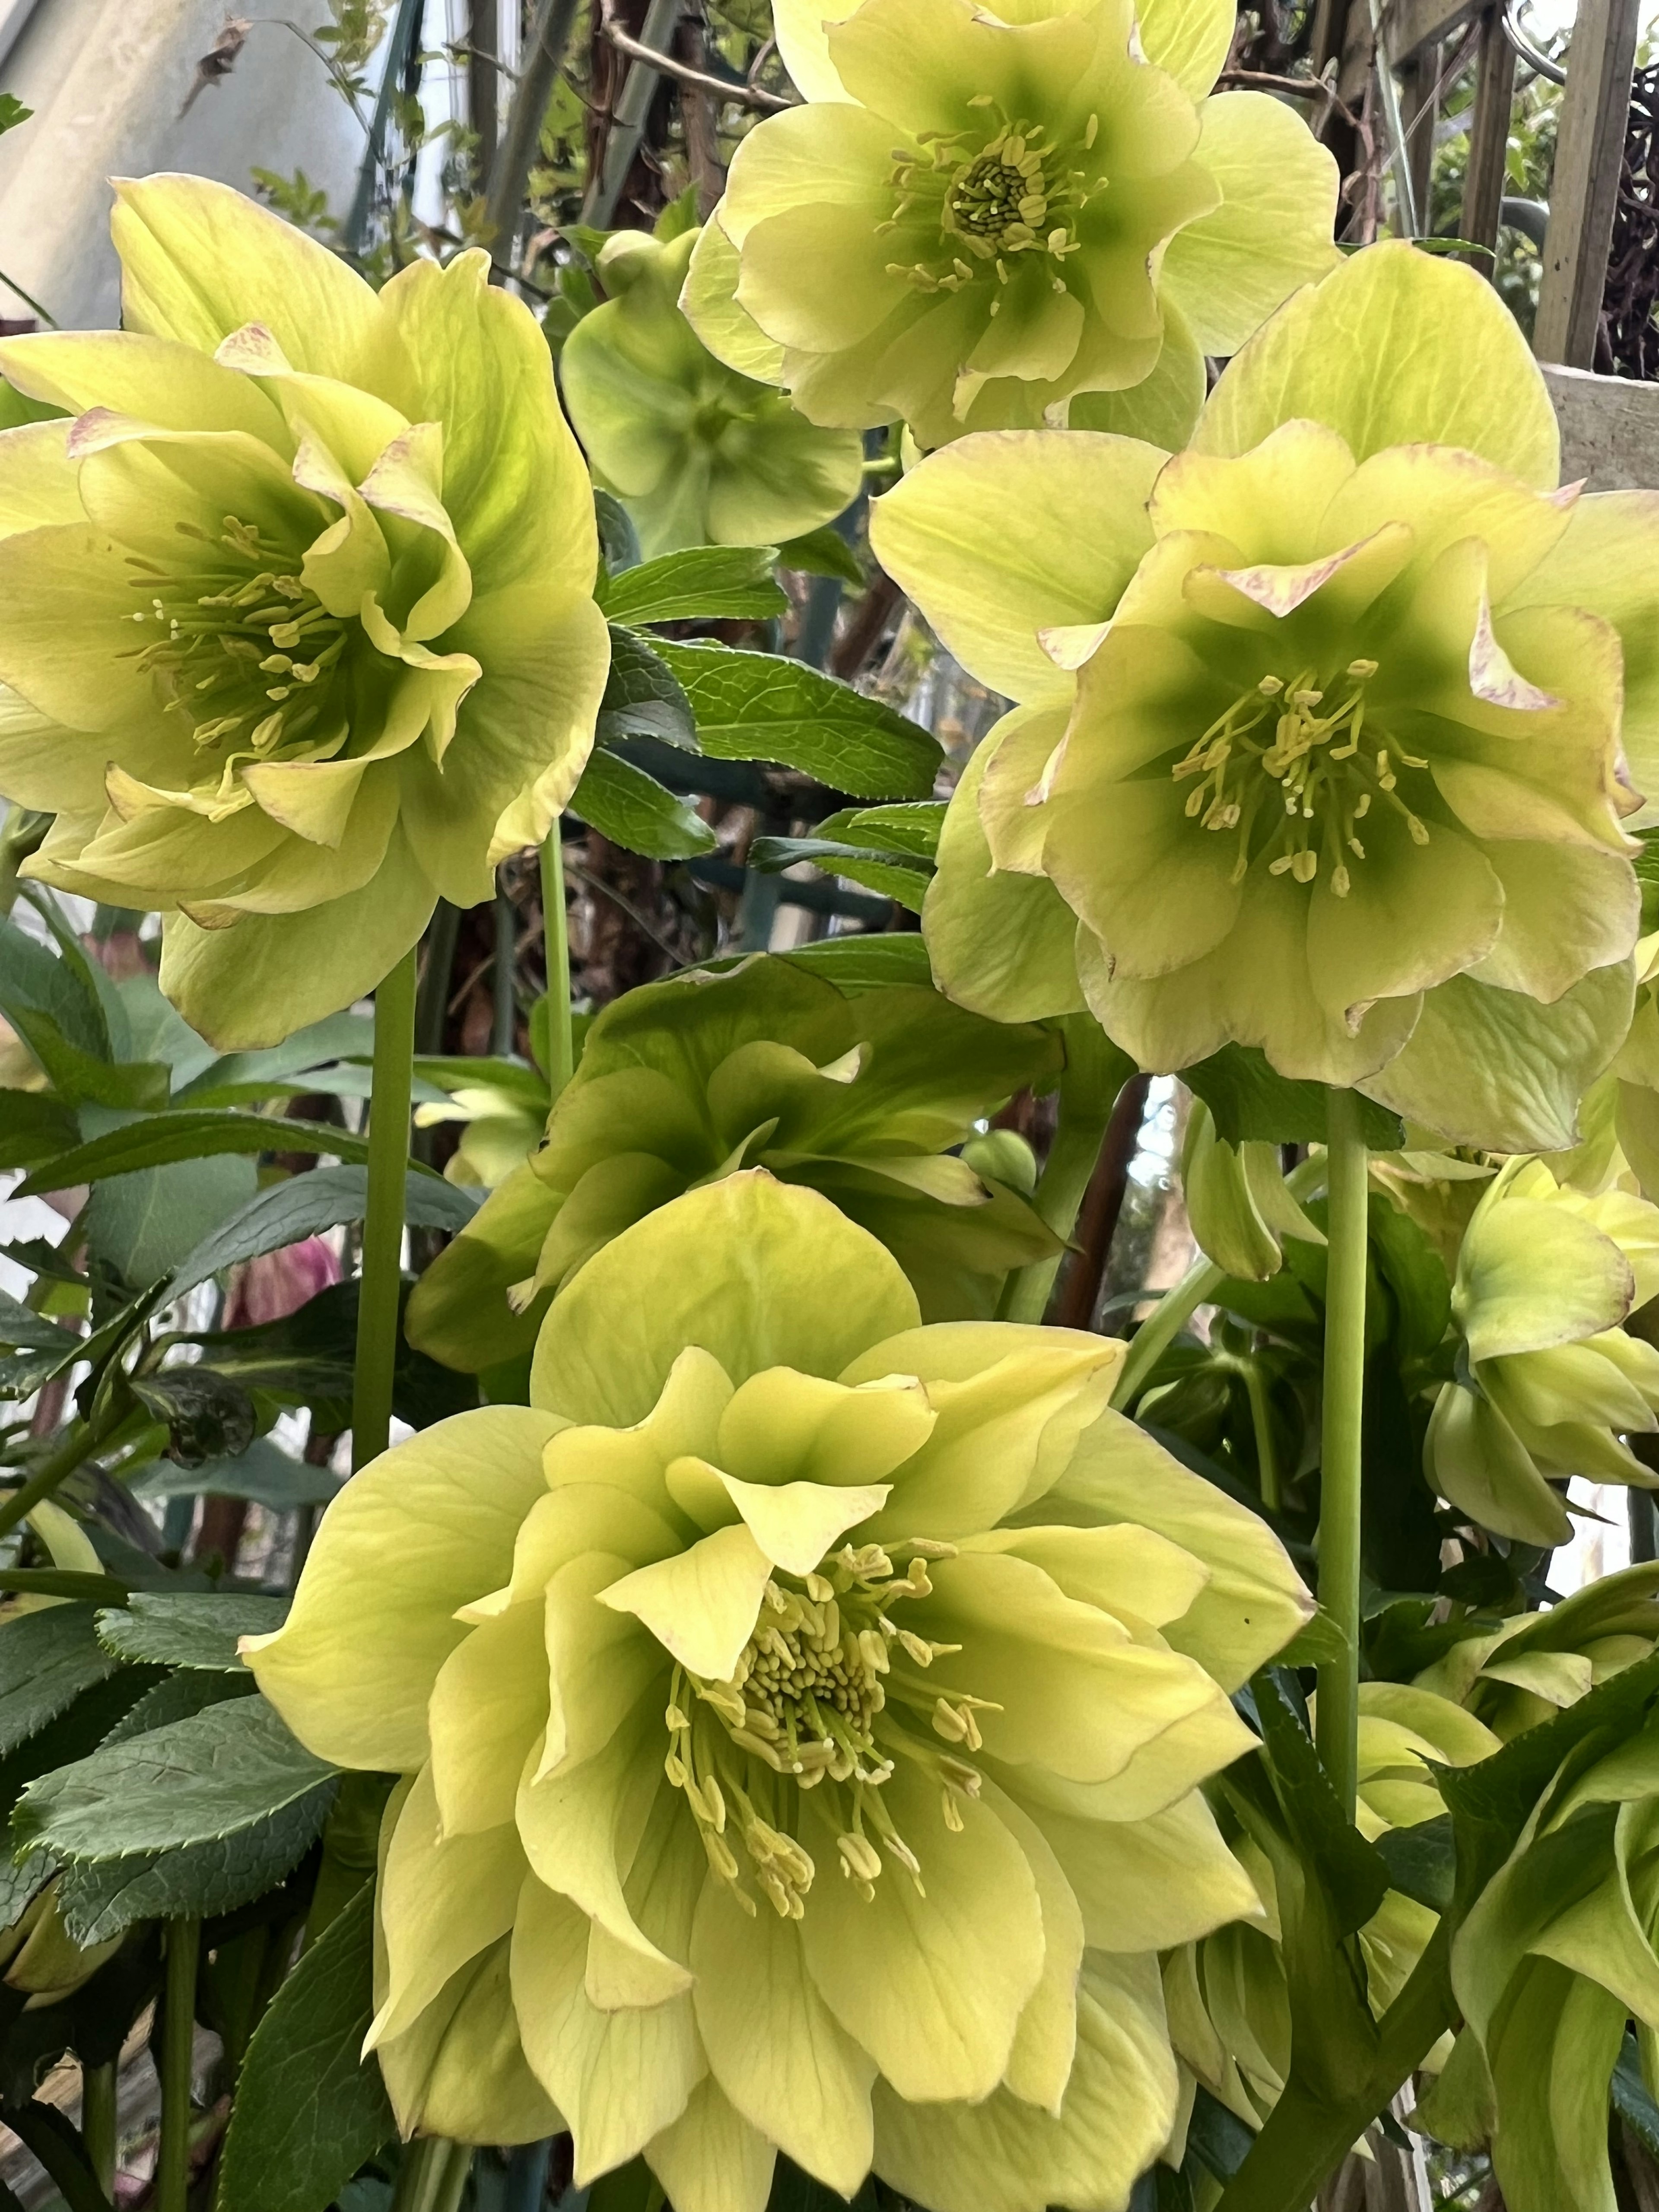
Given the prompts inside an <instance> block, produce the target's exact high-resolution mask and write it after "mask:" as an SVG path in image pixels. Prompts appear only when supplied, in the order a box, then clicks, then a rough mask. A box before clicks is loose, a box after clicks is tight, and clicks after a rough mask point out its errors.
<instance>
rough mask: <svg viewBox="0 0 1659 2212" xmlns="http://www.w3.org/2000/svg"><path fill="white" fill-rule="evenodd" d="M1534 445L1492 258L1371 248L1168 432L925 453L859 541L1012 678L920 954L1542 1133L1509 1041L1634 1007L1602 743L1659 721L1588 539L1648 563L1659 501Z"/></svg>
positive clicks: (1589, 1042)
mask: <svg viewBox="0 0 1659 2212" xmlns="http://www.w3.org/2000/svg"><path fill="white" fill-rule="evenodd" d="M1400 329H1412V330H1419V331H1430V330H1431V331H1434V333H1435V340H1434V343H1433V345H1432V346H1429V345H1426V344H1425V345H1424V346H1422V347H1420V348H1418V349H1407V351H1405V352H1404V353H1403V354H1402V353H1401V350H1400V349H1399V348H1398V347H1397V346H1396V345H1395V343H1393V342H1392V339H1391V336H1390V334H1391V333H1392V332H1394V331H1397V330H1400ZM1557 454H1558V440H1557V433H1556V427H1555V421H1554V416H1553V413H1552V410H1551V407H1550V403H1549V398H1548V394H1547V391H1546V389H1545V386H1544V383H1543V380H1542V378H1541V375H1540V374H1539V372H1538V369H1537V368H1536V366H1535V365H1534V363H1533V362H1532V361H1531V359H1530V357H1529V356H1528V353H1527V351H1526V348H1525V346H1524V344H1523V343H1522V339H1521V337H1520V335H1519V333H1518V331H1516V328H1515V326H1514V324H1513V322H1512V320H1511V319H1510V317H1509V316H1508V314H1507V313H1506V312H1505V310H1504V307H1503V306H1502V304H1501V302H1500V301H1498V298H1497V296H1496V295H1495V294H1494V293H1493V292H1492V289H1491V287H1490V286H1489V285H1487V284H1485V283H1482V282H1481V281H1480V280H1479V279H1478V278H1477V277H1475V276H1474V275H1473V273H1472V272H1470V271H1469V270H1465V269H1462V268H1459V267H1456V266H1454V265H1452V264H1448V263H1446V262H1443V261H1440V260H1436V259H1431V258H1430V257H1428V256H1426V255H1424V254H1421V253H1419V252H1416V251H1415V250H1414V249H1413V248H1412V247H1410V246H1404V245H1400V244H1391V245H1383V246H1376V247H1373V248H1370V249H1369V250H1367V251H1366V252H1364V253H1361V254H1358V255H1357V256H1355V257H1354V258H1352V260H1350V261H1348V262H1346V263H1345V264H1344V265H1343V266H1342V268H1341V269H1340V270H1338V271H1336V273H1335V274H1334V275H1333V276H1329V277H1328V278H1327V279H1326V280H1325V281H1324V282H1323V283H1322V284H1320V285H1319V286H1317V287H1316V289H1311V290H1310V291H1307V292H1304V293H1303V294H1301V295H1298V297H1297V299H1296V300H1294V301H1292V302H1291V304H1290V305H1289V306H1287V307H1285V308H1284V309H1283V310H1281V312H1280V313H1279V315H1278V316H1277V317H1275V318H1274V319H1273V320H1272V321H1271V322H1270V323H1268V324H1267V326H1266V327H1265V328H1264V329H1263V331H1261V333H1260V334H1259V335H1258V336H1257V337H1255V338H1254V339H1253V340H1252V341H1251V343H1249V345H1248V346H1247V347H1246V348H1245V349H1244V350H1243V352H1242V353H1241V354H1240V355H1239V356H1237V357H1236V358H1235V360H1234V361H1233V362H1231V365H1230V366H1229V368H1228V369H1227V370H1226V372H1225V374H1224V375H1223V377H1222V379H1221V380H1220V382H1219V383H1218V386H1217V387H1216V390H1215V392H1213V394H1212V397H1211V398H1210V400H1209V402H1208V404H1207V405H1206V409H1205V412H1204V416H1203V418H1202V420H1201V422H1200V425H1199V428H1198V431H1197V434H1196V435H1195V438H1194V443H1193V445H1192V447H1191V448H1190V449H1189V450H1188V451H1187V452H1185V453H1179V454H1177V455H1176V456H1175V457H1174V458H1173V459H1170V457H1169V456H1167V455H1166V454H1164V453H1161V452H1159V451H1158V450H1157V449H1156V448H1154V447H1150V446H1146V445H1141V444H1136V443H1133V441H1128V440H1126V439H1121V438H1102V437H1089V436H1083V435H1078V434H1075V433H1073V434H1069V435H1068V434H1065V433H1059V432H1051V433H1041V432H1039V433H1034V434H1028V435H1023V436H1022V435H1003V436H1000V437H987V438H983V439H973V440H969V441H963V444H962V445H960V446H958V447H953V448H951V449H949V450H948V451H946V452H945V453H940V454H937V455H934V456H933V457H932V458H930V459H927V460H925V461H923V462H922V463H921V465H920V466H919V467H918V468H916V469H915V471H913V472H912V473H911V475H910V476H909V477H907V478H906V479H905V480H904V482H903V483H901V484H900V485H899V486H898V487H897V488H896V489H895V490H894V491H893V492H891V493H890V494H889V495H888V496H887V497H886V498H885V499H884V500H883V501H881V502H879V504H878V507H877V509H876V513H875V519H874V522H873V524H872V540H873V543H874V544H875V547H876V550H877V551H878V556H879V557H880V558H881V559H882V561H883V562H884V564H885V565H886V566H887V568H889V569H890V572H891V573H892V574H894V575H895V576H896V578H897V580H899V582H900V583H901V584H902V586H904V588H905V589H906V590H907V591H908V592H910V593H911V595H912V596H913V597H914V598H915V599H916V600H917V602H918V603H919V605H921V608H922V610H923V611H924V613H926V614H927V616H928V617H929V619H930V620H932V621H933V622H934V623H935V625H936V627H938V629H939V632H940V635H942V636H943V637H944V639H945V642H946V644H948V645H950V646H951V649H952V650H953V651H955V652H956V653H957V654H958V657H960V658H962V659H964V660H965V661H966V662H967V664H968V665H969V667H970V668H972V669H973V670H974V672H975V673H976V674H979V675H981V677H983V678H986V680H987V681H990V682H993V683H996V684H998V685H999V688H1001V689H1003V690H1006V691H1008V692H1009V693H1010V695H1011V696H1013V697H1014V698H1016V699H1017V700H1018V702H1020V704H1019V705H1018V708H1016V710H1015V712H1014V713H1013V714H1010V715H1009V716H1007V717H1006V719H1005V720H1004V721H1003V722H1002V723H1001V724H1000V726H999V728H998V730H997V731H996V732H994V735H993V738H992V739H990V740H987V744H986V745H984V746H982V747H981V750H980V754H979V755H976V756H975V760H974V761H973V763H971V764H970V769H969V774H968V775H965V776H964V777H963V782H962V785H961V787H959V789H958V792H957V796H956V799H955V800H954V801H953V804H952V807H951V816H950V817H948V818H947V822H946V824H945V833H944V836H943V837H942V839H941V842H940V848H939V874H938V877H937V878H936V879H935V881H934V883H933V886H932V888H931V890H930V892H929V896H928V901H927V910H926V913H925V915H924V928H925V930H926V933H927V939H928V943H929V946H930V949H931V951H933V958H934V963H935V973H936V975H938V977H939V981H940V982H941V984H942V985H943V987H945V989H946V990H947V991H949V992H950V993H951V995H952V996H953V997H956V998H958V999H959V1000H961V1001H962V1002H963V1004H965V1005H968V1006H975V1007H977V1008H978V1009H979V1010H980V1011H981V1012H987V1013H993V1014H1000V1015H1001V1016H1002V1017H1004V1018H1012V1017H1014V1016H1016V1015H1017V1016H1018V1017H1020V1018H1031V1017H1033V1016H1036V1015H1042V1014H1050V1013H1058V1012H1070V1011H1073V1010H1075V1009H1076V1007H1077V1006H1079V1004H1081V1003H1084V1002H1085V1001H1086V1003H1087V1005H1088V1006H1090V1007H1091V1009H1092V1011H1093V1012H1094V1013H1095V1015H1096V1016H1097V1018H1098V1019H1099V1021H1100V1022H1101V1023H1102V1024H1103V1027H1104V1028H1105V1029H1106V1030H1107V1031H1108V1033H1109V1035H1110V1036H1112V1037H1113V1038H1114V1039H1115V1041H1116V1042H1119V1043H1120V1044H1121V1045H1122V1046H1123V1047H1124V1048H1126V1049H1127V1050H1128V1051H1130V1052H1131V1053H1133V1054H1134V1055H1135V1057H1136V1058H1137V1059H1138V1060H1139V1061H1140V1062H1141V1063H1142V1065H1143V1066H1149V1067H1152V1068H1159V1069H1175V1068H1180V1067H1182V1066H1188V1065H1190V1064H1191V1063H1193V1062H1194V1061H1196V1060H1200V1059H1203V1058H1205V1057H1206V1056H1207V1055H1208V1054H1211V1053H1212V1052H1214V1051H1216V1050H1217V1049H1218V1048H1219V1047H1221V1046H1222V1045H1224V1044H1225V1043H1227V1042H1239V1043H1243V1044H1245V1045H1249V1046H1255V1047H1259V1048H1261V1049H1262V1050H1263V1051H1264V1052H1265V1053H1266V1054H1267V1059H1268V1060H1270V1061H1271V1062H1272V1064H1273V1066H1274V1067H1276V1068H1277V1069H1278V1070H1279V1072H1280V1073H1283V1074H1285V1075H1290V1076H1294V1077H1304V1078H1309V1079H1314V1080H1317V1081H1320V1082H1323V1083H1328V1084H1332V1085H1357V1086H1358V1087H1359V1088H1361V1089H1364V1090H1366V1091H1369V1092H1370V1093H1371V1094H1372V1095H1373V1096H1375V1097H1378V1098H1380V1099H1381V1100H1382V1101H1383V1103H1387V1104H1389V1105H1393V1106H1395V1107H1396V1108H1397V1109H1399V1110H1400V1111H1401V1112H1402V1113H1407V1114H1409V1115H1413V1116H1414V1117H1415V1118H1417V1119H1419V1120H1421V1121H1424V1122H1425V1123H1427V1124H1429V1125H1430V1126H1431V1127H1434V1128H1436V1129H1437V1130H1439V1131H1441V1132H1443V1133H1447V1134H1449V1135H1451V1136H1453V1137H1454V1138H1455V1139H1456V1140H1458V1141H1460V1142H1468V1143H1478V1144H1486V1145H1494V1144H1496V1145H1498V1146H1501V1147H1502V1148H1503V1149H1504V1150H1509V1151H1520V1150H1539V1149H1543V1148H1544V1146H1545V1145H1547V1144H1552V1143H1559V1142H1561V1141H1563V1140H1564V1136H1565V1133H1557V1132H1558V1131H1559V1129H1560V1118H1559V1111H1557V1110H1553V1111H1552V1112H1551V1113H1549V1114H1545V1113H1544V1109H1543V1107H1542V1105H1541V1104H1538V1103H1536V1102H1537V1101H1538V1099H1539V1098H1540V1097H1541V1091H1542V1089H1543V1086H1541V1085H1538V1084H1537V1083H1536V1082H1535V1080H1534V1081H1532V1082H1531V1083H1530V1084H1529V1083H1528V1081H1527V1080H1526V1079H1525V1078H1524V1073H1523V1072H1516V1071H1517V1069H1518V1068H1519V1066H1520V1063H1522V1062H1523V1061H1525V1060H1527V1058H1528V1054H1530V1056H1531V1060H1532V1063H1533V1065H1534V1066H1536V1064H1537V1063H1538V1061H1540V1060H1549V1059H1551V1058H1556V1057H1559V1058H1563V1059H1570V1058H1572V1057H1574V1056H1575V1055H1577V1056H1579V1057H1581V1058H1582V1057H1583V1056H1584V1055H1586V1054H1588V1055H1589V1073H1590V1074H1594V1073H1597V1072H1599V1068H1600V1066H1605V1065H1606V1063H1607V1060H1610V1059H1611V1057H1612V1055H1613V1052H1614V1051H1615V1050H1616V1049H1617V1046H1618V1042H1619V1040H1620V1037H1621V1036H1623V1034H1624V1030H1625V1027H1626V1024H1627V1022H1628V1018H1629V1006H1630V993H1631V988H1632V985H1631V975H1630V969H1629V966H1628V961H1627V956H1628V955H1629V953H1630V951H1631V948H1632V944H1633V942H1634V939H1635V935H1636V930H1637V927H1638V897H1637V888H1636V884H1635V880H1634V877H1633V875H1632V871H1631V866H1630V861H1629V858H1628V855H1629V854H1630V852H1631V851H1632V849H1633V848H1632V845H1631V842H1630V841H1629V840H1628V839H1627V838H1626V835H1625V833H1624V831H1623V829H1622V827H1621V817H1622V816H1624V815H1625V814H1626V813H1628V812H1629V811H1631V810H1632V807H1634V806H1635V805H1637V804H1638V801H1637V799H1636V798H1635V796H1634V794H1633V793H1632V791H1631V790H1630V788H1629V785H1628V782H1627V781H1626V775H1627V769H1626V752H1627V751H1630V752H1631V753H1632V756H1634V754H1635V742H1634V741H1635V740H1636V739H1637V738H1638V736H1639V737H1640V738H1641V739H1642V743H1643V745H1644V750H1645V753H1646V760H1647V764H1648V765H1649V766H1650V767H1651V768H1652V769H1655V770H1659V748H1656V747H1654V746H1653V745H1652V744H1651V743H1650V741H1649V739H1648V738H1647V737H1646V734H1645V732H1646V725H1645V723H1644V722H1643V721H1642V720H1641V719H1640V717H1641V716H1642V715H1645V714H1648V713H1649V712H1650V708H1648V707H1647V706H1646V705H1645V703H1644V701H1645V696H1646V695H1645V693H1644V692H1643V691H1642V690H1641V688H1640V686H1639V685H1638V687H1637V689H1636V691H1635V693H1634V695H1633V694H1632V690H1631V689H1630V688H1629V687H1628V686H1627V685H1626V682H1625V678H1624V672H1623V671H1624V667H1625V665H1626V654H1625V647H1626V642H1629V643H1630V645H1631V647H1632V653H1634V655H1635V661H1634V664H1633V665H1636V666H1637V668H1638V673H1639V672H1640V671H1641V669H1642V667H1644V665H1645V663H1644V659H1643V656H1644V654H1645V653H1646V651H1647V647H1646V644H1645V641H1644V639H1643V638H1642V637H1641V636H1640V635H1638V634H1636V633H1632V632H1628V631H1621V629H1620V623H1621V622H1622V621H1623V620H1624V615H1623V613H1622V612H1621V605H1622V603H1621V602H1620V601H1619V595H1618V594H1617V593H1616V592H1613V591H1612V590H1611V588H1610V586H1609V583H1608V572H1609V569H1610V568H1611V567H1612V566H1613V562H1614V560H1615V558H1617V559H1620V560H1623V561H1626V562H1635V563H1640V564H1643V565H1644V566H1646V567H1648V568H1651V567H1652V566H1653V565H1654V563H1655V562H1656V559H1659V507H1656V505H1655V504H1654V503H1652V502H1649V503H1647V504H1643V503H1641V502H1637V503H1635V504H1632V503H1631V502H1630V501H1627V500H1626V499H1625V498H1624V496H1623V495H1613V496H1612V497H1610V498H1596V497H1593V496H1592V497H1580V496H1579V495H1578V494H1577V489H1576V488H1572V487H1570V488H1568V489H1566V490H1565V491H1562V490H1558V489H1556V477H1557V472H1558V459H1557ZM1091 505H1092V507H1093V509H1094V513H1095V516H1096V524H1095V527H1094V530H1093V532H1092V533H1091V536H1090V538H1089V539H1088V542H1086V543H1085V542H1079V532H1080V530H1081V528H1082V526H1083V525H1084V521H1085V518H1086V516H1087V513H1088V512H1089V509H1090V507H1091ZM999 510H1000V511H1001V512H1003V513H1014V512H1015V511H1016V510H1018V511H1017V513H1015V519H1014V520H1012V521H1011V522H1010V524H1009V526H1008V527H1007V529H1006V531H1005V532H1003V533H1001V534H1000V535H999V536H996V537H992V538H987V536H986V535H985V532H986V525H987V520H988V519H990V518H991V517H993V516H994V515H995V514H996V513H998V511H999ZM1045 652H1046V656H1047V658H1048V662H1049V665H1048V668H1047V669H1046V671H1045V670H1044V668H1043V666H1042V660H1043V658H1044V655H1045ZM1644 681H1645V678H1644ZM1632 696H1634V697H1635V700H1636V705H1637V708H1638V709H1639V714H1638V715H1637V716H1636V717H1634V718H1633V715H1632ZM1634 765H1635V767H1636V769H1637V770H1638V773H1639V772H1640V771H1641V770H1642V768H1643V762H1642V760H1641V759H1640V758H1639V757H1637V758H1635V761H1634ZM1655 787H1656V788H1659V781H1656V786H1655ZM1488 1036H1490V1037H1491V1038H1492V1040H1493V1042H1492V1044H1491V1046H1490V1048H1487V1047H1486V1042H1485V1040H1486V1038H1487V1037H1488ZM1598 1052H1599V1054H1600V1057H1599V1060H1597V1059H1596V1058H1595V1054H1597V1053H1598ZM1576 1095H1577V1094H1576V1092H1575V1097H1576ZM1529 1116H1530V1117H1531V1118H1529ZM1540 1117H1541V1121H1542V1126H1541V1127H1540V1126H1539V1121H1540ZM1567 1126H1568V1129H1569V1130H1570V1128H1571V1115H1570V1114H1569V1115H1568V1116H1567ZM1565 1140H1566V1141H1571V1139H1570V1136H1568V1137H1565Z"/></svg>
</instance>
